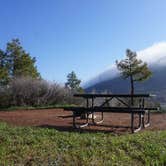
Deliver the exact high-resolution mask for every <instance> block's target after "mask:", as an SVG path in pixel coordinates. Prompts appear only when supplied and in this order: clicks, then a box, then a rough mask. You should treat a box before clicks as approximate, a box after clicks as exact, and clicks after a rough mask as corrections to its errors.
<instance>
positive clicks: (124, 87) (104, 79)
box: [85, 42, 166, 102]
mask: <svg viewBox="0 0 166 166" xmlns="http://www.w3.org/2000/svg"><path fill="white" fill-rule="evenodd" d="M137 55H138V59H142V60H143V61H144V62H147V64H148V66H149V68H150V69H151V70H152V72H153V76H152V77H151V78H150V79H149V80H147V81H145V82H143V83H136V91H137V92H147V93H155V94H157V95H158V99H159V100H160V101H161V102H165V101H166V42H160V43H156V44H153V45H152V46H150V47H148V48H146V49H144V50H141V51H137ZM122 59H123V58H122ZM85 89H86V91H88V92H90V91H93V90H95V91H97V92H103V91H105V90H107V91H111V92H113V93H128V92H129V89H130V84H129V80H123V79H122V78H121V77H120V75H119V72H118V70H117V68H116V65H115V64H114V65H112V67H111V68H110V69H109V70H106V71H104V72H103V73H101V74H99V75H98V76H96V77H95V78H94V79H92V80H90V81H88V82H87V83H86V85H85Z"/></svg>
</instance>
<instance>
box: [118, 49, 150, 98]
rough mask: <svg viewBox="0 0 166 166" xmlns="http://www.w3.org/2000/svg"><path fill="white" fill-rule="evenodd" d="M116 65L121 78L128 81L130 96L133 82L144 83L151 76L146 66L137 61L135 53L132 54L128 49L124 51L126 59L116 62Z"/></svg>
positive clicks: (132, 92)
mask: <svg viewBox="0 0 166 166" xmlns="http://www.w3.org/2000/svg"><path fill="white" fill-rule="evenodd" d="M116 65H117V68H118V69H119V70H120V72H121V75H122V77H123V78H124V79H127V78H129V79H130V87H131V92H130V93H131V95H133V94H134V90H135V87H134V83H135V82H140V81H145V80H147V79H148V78H149V77H150V76H151V75H152V73H151V71H150V70H149V69H148V66H147V64H146V63H144V62H142V60H138V59H137V54H136V52H132V51H131V50H129V49H127V50H126V58H125V59H123V60H121V61H120V62H118V61H116Z"/></svg>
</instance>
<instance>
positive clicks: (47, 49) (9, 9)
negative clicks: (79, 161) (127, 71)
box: [0, 0, 166, 83]
mask: <svg viewBox="0 0 166 166" xmlns="http://www.w3.org/2000/svg"><path fill="white" fill-rule="evenodd" d="M0 7H1V9H0V48H1V49H5V45H6V43H7V42H9V41H11V39H13V38H19V39H20V41H21V44H22V46H23V47H24V49H25V50H26V51H27V52H29V53H30V55H31V56H32V57H36V59H37V62H36V65H37V68H38V70H39V72H40V73H41V76H42V77H43V78H44V79H46V80H49V81H56V82H58V83H64V82H65V81H66V76H67V74H68V73H70V72H71V71H75V73H76V74H77V76H78V78H79V79H81V80H82V82H83V83H85V82H86V81H88V80H90V79H91V78H93V77H95V76H96V75H98V74H99V73H101V72H103V71H105V70H107V69H108V68H109V67H111V66H112V64H114V63H115V60H116V59H121V58H123V57H124V54H125V51H126V49H127V48H130V49H131V50H133V51H139V52H141V50H146V49H148V48H149V47H151V46H153V45H155V44H157V43H165V42H166V21H165V18H166V0H139V1H138V0H0ZM142 56H144V55H142ZM155 56H158V54H155ZM155 56H153V58H155ZM145 59H146V58H145Z"/></svg>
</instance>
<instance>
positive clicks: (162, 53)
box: [83, 41, 166, 88]
mask: <svg viewBox="0 0 166 166" xmlns="http://www.w3.org/2000/svg"><path fill="white" fill-rule="evenodd" d="M137 55H138V59H142V60H143V61H144V62H147V63H148V65H150V66H155V67H158V66H166V42H165V41H164V42H158V43H155V44H153V45H152V46H150V47H148V48H145V49H143V50H140V51H137ZM117 75H118V70H117V68H116V65H115V64H113V65H112V66H111V67H110V69H108V70H105V71H104V72H102V73H100V74H98V75H97V76H95V77H94V78H92V79H91V80H89V81H87V82H85V83H84V85H83V86H84V88H86V87H89V86H92V85H94V84H96V83H99V82H102V81H106V80H108V79H111V78H115V77H116V76H117Z"/></svg>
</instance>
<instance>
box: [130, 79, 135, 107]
mask: <svg viewBox="0 0 166 166" xmlns="http://www.w3.org/2000/svg"><path fill="white" fill-rule="evenodd" d="M130 84H131V92H130V94H131V95H133V94H134V80H133V77H132V76H130ZM131 105H134V101H133V97H131Z"/></svg>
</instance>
